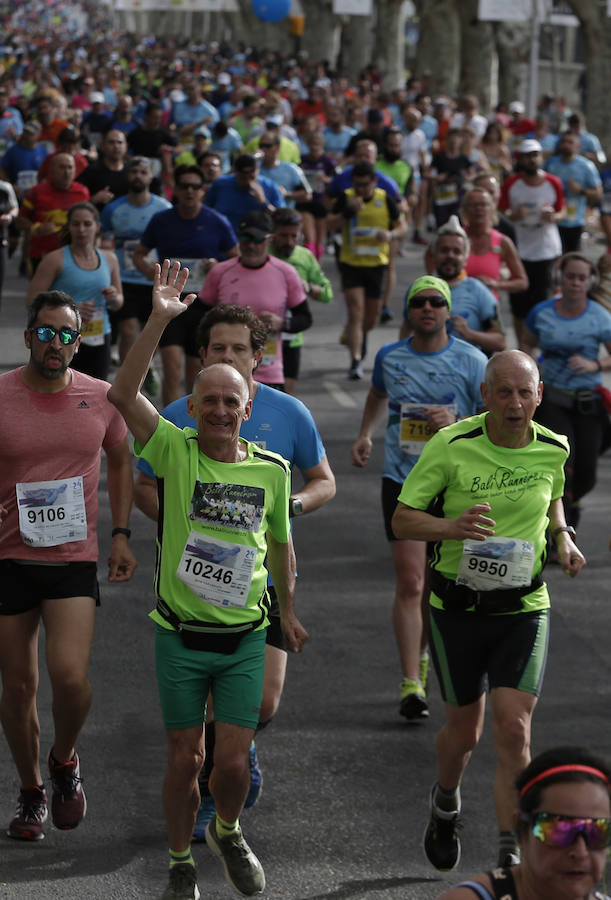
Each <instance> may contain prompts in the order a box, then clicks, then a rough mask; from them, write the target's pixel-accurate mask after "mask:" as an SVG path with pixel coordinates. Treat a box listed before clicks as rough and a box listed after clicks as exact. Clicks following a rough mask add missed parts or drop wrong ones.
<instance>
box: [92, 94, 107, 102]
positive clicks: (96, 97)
mask: <svg viewBox="0 0 611 900" xmlns="http://www.w3.org/2000/svg"><path fill="white" fill-rule="evenodd" d="M89 99H90V100H91V102H92V103H106V97H105V96H104V94H103V93H102V91H92V92H91V94H90V95H89Z"/></svg>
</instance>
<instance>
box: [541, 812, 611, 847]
mask: <svg viewBox="0 0 611 900" xmlns="http://www.w3.org/2000/svg"><path fill="white" fill-rule="evenodd" d="M523 819H524V820H525V821H527V822H528V824H529V825H530V826H531V827H532V831H533V834H534V836H535V837H536V838H537V840H538V841H541V843H542V844H547V846H548V847H570V846H571V845H572V844H574V843H575V841H576V840H577V838H578V837H579V835H580V834H581V835H582V836H583V839H584V841H585V842H586V845H587V847H588V849H590V850H604V849H605V847H609V846H610V845H611V819H603V818H601V819H580V818H578V817H577V816H560V815H555V814H554V813H547V812H539V813H533V814H532V815H526V814H524V815H523Z"/></svg>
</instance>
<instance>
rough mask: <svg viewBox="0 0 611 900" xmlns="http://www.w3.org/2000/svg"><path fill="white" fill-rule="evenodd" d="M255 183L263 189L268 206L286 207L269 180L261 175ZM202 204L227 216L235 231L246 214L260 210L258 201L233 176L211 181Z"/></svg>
mask: <svg viewBox="0 0 611 900" xmlns="http://www.w3.org/2000/svg"><path fill="white" fill-rule="evenodd" d="M257 181H258V182H259V184H260V185H261V187H262V188H263V193H264V194H265V199H266V200H267V202H268V203H269V204H271V205H272V206H275V207H279V206H286V203H285V202H284V197H283V196H282V194H281V192H280V190H279V189H278V186H277V185H276V184H274V182H273V181H270V180H269V178H265V176H263V175H261V176H259V177H258V178H257ZM204 203H205V204H206V206H210V207H212V209H215V210H216V211H217V212H219V213H222V214H223V215H224V216H227V218H228V219H229V221H230V222H231V224H232V226H233V227H234V228H235V229H237V227H238V225H239V224H240V222H241V221H242V219H243V218H244V216H245V215H246V213H247V212H250V211H251V210H253V209H261V204H260V203H259V201H258V200H256V199H255V198H254V197H253V196H252V194H250V193H249V192H248V191H246V190H244V188H241V187H240V186H239V184H238V183H237V182H236V179H235V175H221V177H220V178H217V179H216V181H213V182H212V184H211V185H210V187H209V188H208V190H207V191H206V196H205V198H204Z"/></svg>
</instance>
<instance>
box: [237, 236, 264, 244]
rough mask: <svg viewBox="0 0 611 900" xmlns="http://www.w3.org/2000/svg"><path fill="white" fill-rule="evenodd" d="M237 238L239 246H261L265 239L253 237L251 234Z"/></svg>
mask: <svg viewBox="0 0 611 900" xmlns="http://www.w3.org/2000/svg"><path fill="white" fill-rule="evenodd" d="M238 238H239V240H240V243H241V244H262V243H263V241H266V240H267V237H255V236H254V235H252V234H239V235H238Z"/></svg>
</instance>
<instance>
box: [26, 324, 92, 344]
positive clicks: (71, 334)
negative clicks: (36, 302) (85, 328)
mask: <svg viewBox="0 0 611 900" xmlns="http://www.w3.org/2000/svg"><path fill="white" fill-rule="evenodd" d="M28 331H29V332H30V334H35V335H36V337H37V338H38V340H39V341H40V342H41V343H43V344H50V343H51V341H52V340H53V338H54V337H55V335H56V334H58V335H59V340H60V343H62V344H73V343H74V342H75V340H76V339H77V337H78V336H79V332H78V331H75V330H74V329H73V328H51V326H50V325H39V326H38V327H37V328H28Z"/></svg>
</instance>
